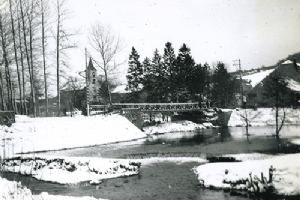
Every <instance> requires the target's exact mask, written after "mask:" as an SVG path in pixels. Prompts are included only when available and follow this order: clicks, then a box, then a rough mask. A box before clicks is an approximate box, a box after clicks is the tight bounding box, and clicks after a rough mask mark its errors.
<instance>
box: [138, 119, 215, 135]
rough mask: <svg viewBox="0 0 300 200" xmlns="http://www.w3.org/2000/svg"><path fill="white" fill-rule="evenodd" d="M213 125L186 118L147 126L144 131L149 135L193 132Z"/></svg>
mask: <svg viewBox="0 0 300 200" xmlns="http://www.w3.org/2000/svg"><path fill="white" fill-rule="evenodd" d="M211 127H213V125H212V123H209V122H206V123H203V124H196V123H193V122H191V121H187V120H184V121H176V122H166V123H162V124H158V125H155V126H149V127H145V128H144V131H145V133H146V134H147V135H153V134H163V133H173V132H193V131H197V130H200V129H206V128H211Z"/></svg>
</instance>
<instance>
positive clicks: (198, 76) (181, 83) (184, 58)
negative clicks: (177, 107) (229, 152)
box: [127, 42, 239, 107]
mask: <svg viewBox="0 0 300 200" xmlns="http://www.w3.org/2000/svg"><path fill="white" fill-rule="evenodd" d="M128 65H129V68H128V73H127V81H128V85H127V90H130V91H131V95H132V96H134V98H130V101H133V102H134V101H135V102H137V101H142V102H157V103H161V102H189V101H198V102H205V103H207V104H211V103H212V104H213V105H214V106H218V107H230V106H233V104H234V102H235V101H234V99H235V94H236V92H237V90H238V87H239V86H238V83H237V82H236V79H235V78H234V77H233V76H232V75H231V74H230V73H229V72H228V71H227V69H226V67H225V65H224V63H222V62H218V64H217V65H216V66H213V67H211V66H209V65H208V64H207V63H205V64H200V63H199V64H197V63H196V62H195V60H194V59H193V56H192V54H191V49H190V48H189V47H188V46H187V45H186V44H185V43H184V44H183V45H182V46H181V47H180V49H179V51H178V54H177V55H176V54H175V51H174V48H173V47H172V44H171V43H170V42H167V43H166V44H165V47H164V50H163V54H162V55H161V54H160V52H159V50H158V49H155V51H154V53H153V56H152V59H150V58H149V57H146V58H145V59H144V60H143V61H142V62H141V61H140V56H139V54H138V52H137V50H136V49H135V48H134V47H132V50H131V53H130V55H129V61H128ZM137 97H138V98H137Z"/></svg>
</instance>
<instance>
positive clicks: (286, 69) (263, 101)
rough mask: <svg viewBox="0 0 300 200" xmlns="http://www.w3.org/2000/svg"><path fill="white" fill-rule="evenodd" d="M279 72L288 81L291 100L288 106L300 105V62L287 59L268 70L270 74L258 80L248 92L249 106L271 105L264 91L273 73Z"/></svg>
mask: <svg viewBox="0 0 300 200" xmlns="http://www.w3.org/2000/svg"><path fill="white" fill-rule="evenodd" d="M275 73H276V74H279V75H280V77H281V78H282V79H283V80H284V81H285V82H286V83H287V88H288V90H289V95H290V97H291V101H290V102H289V103H288V105H287V106H294V107H297V106H299V100H300V99H299V97H300V95H299V94H300V64H299V63H297V62H296V61H293V62H292V61H290V60H285V61H283V62H281V63H280V64H279V65H278V66H277V67H276V68H274V69H273V70H271V71H268V74H267V75H266V76H265V77H264V78H263V79H261V80H260V81H257V83H256V84H255V85H254V87H253V89H252V90H250V91H249V92H248V94H247V96H248V100H247V104H248V105H249V106H260V107H269V106H270V102H269V101H268V99H267V98H265V95H264V93H266V87H267V84H268V83H269V81H268V79H270V77H271V75H272V74H275Z"/></svg>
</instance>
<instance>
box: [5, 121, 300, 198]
mask: <svg viewBox="0 0 300 200" xmlns="http://www.w3.org/2000/svg"><path fill="white" fill-rule="evenodd" d="M273 130H274V128H273V127H256V128H254V127H252V128H250V133H251V131H252V132H259V131H262V132H272V131H273ZM235 131H236V132H239V133H240V132H243V131H244V129H243V128H238V127H236V128H229V129H227V128H226V129H207V130H203V131H200V132H194V133H169V134H164V135H159V136H153V137H151V138H147V139H143V140H138V141H131V142H123V143H119V144H108V145H99V146H94V147H86V148H78V149H71V150H63V151H52V152H47V154H49V155H63V156H85V157H86V156H92V157H107V158H148V157H184V156H189V157H206V156H207V155H209V156H215V155H222V154H235V153H251V152H261V153H271V154H274V153H277V152H278V144H277V142H276V140H275V139H274V137H250V141H247V140H246V138H234V137H232V135H233V133H235ZM298 132H299V135H300V127H299V126H289V127H285V128H283V130H282V134H283V136H290V135H293V136H295V135H297V134H298ZM280 145H281V151H282V152H284V153H294V152H300V149H299V147H298V146H294V145H291V144H289V142H288V140H286V139H282V140H281V144H280ZM198 165H199V164H198V163H195V162H187V163H181V164H178V163H172V162H158V163H152V164H150V165H142V167H141V171H140V174H139V175H137V176H132V177H125V178H116V179H110V180H104V181H103V183H101V184H100V185H98V186H94V185H90V184H87V183H81V184H76V185H60V184H55V183H45V182H41V181H38V180H35V179H33V178H30V177H26V176H20V175H14V174H11V173H5V174H2V176H3V177H5V178H7V179H10V180H18V181H21V182H22V184H23V185H25V186H26V187H28V188H30V189H31V190H32V192H33V193H36V194H38V193H41V192H48V193H50V194H60V195H71V196H94V197H96V198H107V199H112V200H130V199H132V200H136V199H161V200H164V199H195V200H200V199H201V200H202V199H203V200H212V199H220V200H244V199H249V198H248V197H242V196H232V195H230V194H229V193H225V192H223V191H212V190H208V189H202V188H200V187H199V185H198V181H197V178H196V176H195V174H194V173H193V171H192V168H193V167H195V166H198Z"/></svg>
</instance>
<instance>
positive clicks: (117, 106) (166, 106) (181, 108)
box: [90, 102, 206, 113]
mask: <svg viewBox="0 0 300 200" xmlns="http://www.w3.org/2000/svg"><path fill="white" fill-rule="evenodd" d="M111 107H112V109H113V110H123V111H126V110H139V111H141V112H143V113H146V112H194V111H200V110H203V109H204V108H206V106H205V104H201V106H199V103H198V102H193V103H113V104H112V106H111ZM109 108H110V106H108V105H90V110H91V111H107V110H109Z"/></svg>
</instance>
